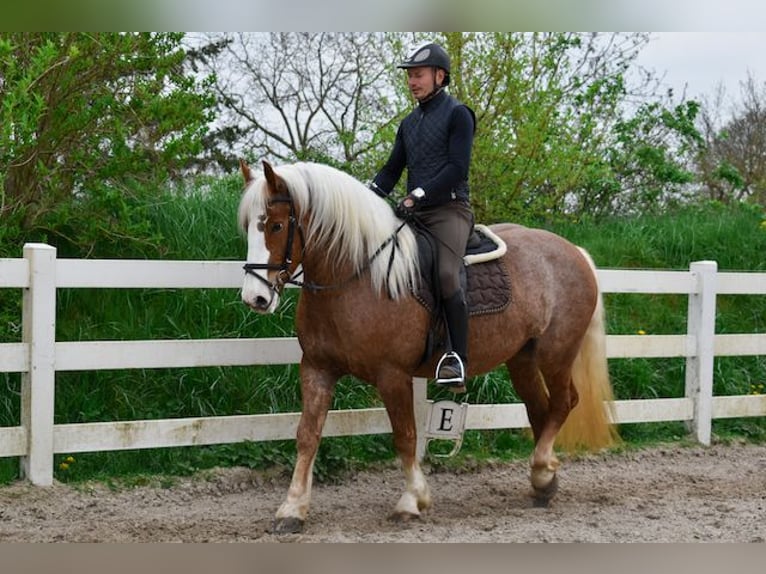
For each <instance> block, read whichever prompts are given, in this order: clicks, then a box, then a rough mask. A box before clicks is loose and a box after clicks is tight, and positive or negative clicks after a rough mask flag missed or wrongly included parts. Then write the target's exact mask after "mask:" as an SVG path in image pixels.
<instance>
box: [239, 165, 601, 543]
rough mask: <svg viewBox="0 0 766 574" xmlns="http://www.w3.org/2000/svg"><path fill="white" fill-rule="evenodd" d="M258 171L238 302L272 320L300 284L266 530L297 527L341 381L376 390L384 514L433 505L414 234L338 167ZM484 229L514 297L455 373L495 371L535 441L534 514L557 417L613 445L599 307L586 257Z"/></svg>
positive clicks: (479, 327)
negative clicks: (286, 433)
mask: <svg viewBox="0 0 766 574" xmlns="http://www.w3.org/2000/svg"><path fill="white" fill-rule="evenodd" d="M262 166H263V172H262V173H259V172H257V171H256V172H255V173H254V172H253V170H252V169H251V168H250V166H248V165H247V163H245V162H244V161H240V170H241V173H242V177H243V179H244V192H243V195H242V197H241V200H240V205H239V210H238V217H239V224H240V226H241V229H242V230H243V232H244V233H245V234H246V236H247V262H246V264H245V265H244V269H245V277H244V282H243V286H242V290H241V298H242V301H243V302H244V303H245V304H246V305H248V306H249V307H251V308H252V309H253V310H254V311H256V312H258V313H264V314H265V313H273V312H274V311H275V309H276V308H277V306H278V305H279V301H280V296H281V294H282V290H283V288H284V286H285V285H286V284H287V283H294V284H297V285H301V286H302V290H301V294H300V297H299V301H298V305H297V309H296V317H295V322H296V332H297V337H298V341H299V343H300V346H301V348H302V351H303V355H302V359H301V362H300V385H301V395H302V397H301V399H302V410H301V416H300V420H299V423H298V427H297V434H296V446H297V457H296V461H295V466H294V469H293V474H292V479H291V482H290V486H289V489H288V492H287V496H286V498H285V500H284V502H283V503H282V504H281V506H280V507H279V508H278V510H277V512H276V515H275V518H274V521H273V524H272V526H271V530H272V532H275V533H295V532H300V531H301V530H302V529H303V527H304V523H305V521H306V518H307V515H308V512H309V504H310V501H311V488H312V474H313V466H314V461H315V458H316V454H317V449H318V447H319V443H320V440H321V436H322V427H323V425H324V422H325V419H326V415H327V412H328V410H329V408H330V406H331V401H332V396H333V391H334V387H335V385H336V382H337V381H338V379H339V378H340V377H342V376H344V375H353V376H354V377H356V378H358V379H360V380H362V381H366V382H367V383H370V384H372V385H374V386H375V387H376V388H377V391H378V393H379V395H380V397H381V399H382V401H383V403H384V405H385V408H386V412H387V415H388V417H389V420H390V423H391V428H392V435H393V443H394V447H395V449H396V452H397V455H398V458H399V461H400V464H401V469H402V471H403V474H404V479H405V490H404V492H403V493H402V495H401V497H400V498H399V500H398V501H397V503H396V505H395V507H394V511H393V513H392V514H391V516H390V517H391V518H393V519H398V520H402V521H407V520H411V519H417V518H420V517H421V513H423V512H425V511H427V510H428V509H429V508H431V506H432V499H431V494H430V490H429V486H428V483H427V481H426V478H425V475H424V473H423V471H422V469H421V466H420V460H419V459H418V457H417V456H416V441H417V429H416V425H415V413H414V406H413V388H412V385H413V382H412V381H413V377H426V378H429V377H432V376H433V373H434V368H435V364H436V360H437V359H438V356H436V355H438V354H435V355H434V357H431V358H428V359H426V360H424V359H423V351H424V341H426V338H427V336H428V334H429V329H430V326H431V323H432V321H431V312H430V311H429V310H427V309H426V308H425V307H424V306H423V305H422V304H421V302H419V301H418V300H416V298H415V297H414V296H413V293H414V290H415V288H416V285H417V284H418V282H419V281H420V274H419V271H418V266H419V256H418V248H417V240H416V234H415V232H414V231H413V229H412V228H411V226H409V225H405V224H404V222H402V221H401V220H400V219H398V218H397V217H396V215H395V214H394V212H393V210H392V209H391V206H390V205H389V203H388V202H386V201H385V200H384V199H382V198H380V197H379V196H378V195H376V194H375V193H374V192H372V191H371V190H369V189H368V187H367V186H366V185H365V184H364V183H362V182H360V181H358V180H357V179H355V178H354V177H352V176H351V175H349V174H347V173H345V172H343V171H341V170H338V169H336V168H333V167H331V166H328V165H324V164H318V163H308V162H298V163H294V164H286V165H282V166H278V167H277V168H275V167H273V166H272V165H271V164H270V163H269V162H267V161H263V162H262ZM489 227H490V229H491V230H492V231H493V232H494V233H495V234H497V235H498V236H499V237H501V238H502V239H503V240H504V241H505V243H506V245H507V249H506V253H505V255H503V257H502V264H503V265H504V266H505V268H506V269H507V272H508V276H509V277H510V281H511V288H512V290H513V301H512V303H511V304H510V305H508V306H507V307H506V308H505V309H504V310H502V311H500V312H497V313H490V314H483V315H480V316H472V317H471V318H470V320H469V346H468V347H469V348H468V372H467V375H468V377H471V376H475V375H478V374H481V373H485V372H487V371H490V370H492V369H494V368H496V367H497V366H499V365H501V364H503V363H505V365H506V366H507V369H508V372H509V374H510V379H511V381H512V384H513V386H514V388H515V390H516V392H517V393H518V395H519V397H520V398H521V399H522V400H523V402H524V404H525V406H526V411H527V415H528V418H529V423H530V427H531V430H532V435H533V438H534V450H533V453H532V455H531V460H530V482H531V486H532V491H531V494H532V495H533V498H534V501H535V504H536V505H539V506H546V505H547V504H548V502H549V501H550V500H551V499H552V497H553V496H554V494H555V493H556V490H557V487H558V478H557V469H558V468H559V464H560V463H559V460H558V459H557V457H556V454H555V452H554V441H556V439H557V435H559V431H560V430H561V429H562V425H563V424H564V422H565V421H567V419H568V418H569V419H570V422H571V425H570V424H569V423H568V424H567V425H566V426H565V427H564V431H566V429H567V428H570V426H571V428H572V429H573V432H576V433H578V434H577V436H574V437H570V439H568V443H571V444H577V445H579V446H583V447H587V448H591V449H602V448H604V447H608V446H609V445H611V444H612V443H613V441H614V440H616V431H614V426H613V425H612V424H611V421H610V420H609V413H608V412H607V409H606V408H605V405H609V404H611V403H610V401H611V399H612V395H611V392H612V389H611V384H610V381H609V374H608V370H607V364H606V354H605V330H604V313H603V302H602V297H601V293H600V290H599V288H598V283H597V276H596V268H595V265H594V264H593V260H592V259H591V257H590V256H589V255H588V253H587V252H586V251H585V250H584V249H582V248H580V247H577V246H575V245H574V244H572V243H570V242H569V241H567V240H565V239H564V238H562V237H560V236H558V235H555V234H553V233H551V232H548V231H545V230H541V229H533V228H527V227H524V226H521V225H514V224H509V223H503V224H497V225H493V226H489ZM576 405H577V408H575V406H576ZM570 412H572V416H571V417H570V416H569V414H570ZM576 414H577V416H575V415H576ZM563 436H564V432H562V433H561V434H560V438H561V437H563Z"/></svg>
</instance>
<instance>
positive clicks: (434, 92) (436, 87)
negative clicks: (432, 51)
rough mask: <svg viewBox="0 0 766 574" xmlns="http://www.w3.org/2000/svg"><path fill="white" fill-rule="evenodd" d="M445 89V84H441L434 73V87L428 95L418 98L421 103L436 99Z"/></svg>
mask: <svg viewBox="0 0 766 574" xmlns="http://www.w3.org/2000/svg"><path fill="white" fill-rule="evenodd" d="M443 89H444V86H440V85H439V84H437V83H436V74H434V89H433V90H431V93H430V94H428V95H427V96H426V97H424V98H422V99H420V100H418V103H419V104H425V103H426V102H427V101H429V100H432V99H434V98H435V97H436V96H437V95H438V94H439V92H441V91H442V90H443Z"/></svg>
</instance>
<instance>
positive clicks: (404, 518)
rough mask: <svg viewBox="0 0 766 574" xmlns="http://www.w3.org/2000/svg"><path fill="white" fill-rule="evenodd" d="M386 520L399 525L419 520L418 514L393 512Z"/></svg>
mask: <svg viewBox="0 0 766 574" xmlns="http://www.w3.org/2000/svg"><path fill="white" fill-rule="evenodd" d="M388 519H389V520H390V521H391V522H397V523H399V524H406V523H408V522H412V521H413V520H420V514H413V513H412V512H394V513H393V514H391V515H390V516H389V517H388Z"/></svg>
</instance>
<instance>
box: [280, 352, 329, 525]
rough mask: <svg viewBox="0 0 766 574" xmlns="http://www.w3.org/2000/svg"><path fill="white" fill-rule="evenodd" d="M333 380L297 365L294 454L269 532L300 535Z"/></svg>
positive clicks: (321, 372) (316, 371)
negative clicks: (298, 396) (299, 398)
mask: <svg viewBox="0 0 766 574" xmlns="http://www.w3.org/2000/svg"><path fill="white" fill-rule="evenodd" d="M336 381H337V377H336V376H335V375H333V374H331V373H328V372H327V371H323V370H320V369H316V368H314V367H313V366H312V365H310V364H309V363H308V362H307V361H305V358H304V361H303V362H301V394H302V397H303V408H302V411H301V418H300V421H299V422H298V432H297V437H296V445H297V449H298V455H297V458H296V461H295V468H294V469H293V478H292V481H291V482H290V488H289V489H288V491H287V498H286V499H285V501H284V502H283V503H282V505H281V506H280V507H279V510H277V514H276V516H275V518H274V523H273V525H272V532H275V533H278V534H283V533H293V532H300V531H301V530H302V529H303V523H304V522H305V520H306V515H307V514H308V510H309V504H310V502H311V484H312V478H313V470H314V460H315V459H316V454H317V449H318V448H319V441H320V440H321V438H322V427H323V426H324V422H325V419H326V418H327V411H328V410H329V408H330V404H331V402H332V394H333V390H334V389H335V383H336Z"/></svg>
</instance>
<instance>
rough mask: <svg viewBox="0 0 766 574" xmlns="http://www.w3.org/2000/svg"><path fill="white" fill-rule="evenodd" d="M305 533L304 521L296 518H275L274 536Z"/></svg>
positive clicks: (272, 526) (272, 529) (273, 525)
mask: <svg viewBox="0 0 766 574" xmlns="http://www.w3.org/2000/svg"><path fill="white" fill-rule="evenodd" d="M302 531H303V520H301V519H300V518H295V517H294V516H287V517H285V518H275V519H274V522H272V523H271V531H270V532H271V533H272V534H298V533H299V532H302Z"/></svg>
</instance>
